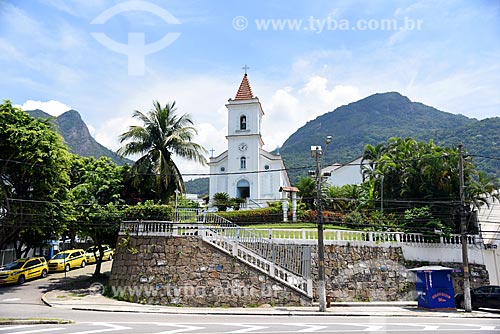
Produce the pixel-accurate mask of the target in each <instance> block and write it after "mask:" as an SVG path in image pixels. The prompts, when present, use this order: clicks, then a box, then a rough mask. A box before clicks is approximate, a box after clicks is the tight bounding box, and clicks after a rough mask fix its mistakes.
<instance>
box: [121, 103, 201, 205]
mask: <svg viewBox="0 0 500 334" xmlns="http://www.w3.org/2000/svg"><path fill="white" fill-rule="evenodd" d="M176 111H177V110H176V107H175V101H174V102H172V103H167V104H166V105H165V106H164V107H162V106H161V105H160V103H159V102H158V101H153V108H152V109H151V110H150V111H149V112H148V113H147V115H145V114H143V113H142V112H140V111H138V110H135V111H134V114H133V117H134V118H137V119H139V120H140V121H141V122H142V123H143V125H142V126H139V125H133V126H130V127H129V129H128V131H126V132H124V133H123V134H121V135H120V137H119V139H120V142H121V143H123V142H125V141H129V142H128V143H126V144H125V145H124V146H122V147H121V148H120V149H119V150H118V153H119V154H121V155H123V156H125V155H135V154H140V155H142V157H141V158H139V159H138V160H137V161H136V162H135V163H134V165H133V166H132V172H134V174H135V175H136V176H138V178H137V181H140V179H141V178H143V177H144V176H145V175H148V174H149V175H151V174H152V173H153V174H154V175H156V193H157V196H158V198H159V199H160V200H162V201H167V199H168V196H169V195H172V194H173V193H174V192H175V190H176V189H177V190H180V191H181V192H184V181H183V179H182V175H181V172H180V171H179V168H178V167H177V165H176V164H175V162H174V160H173V156H174V155H176V156H179V157H182V158H184V159H187V160H192V161H195V162H198V163H200V164H202V165H206V164H207V161H206V158H205V156H204V154H207V150H206V149H205V148H204V147H202V146H201V145H199V144H196V143H194V142H192V139H193V137H194V136H195V135H197V134H198V132H197V131H196V129H195V128H194V127H193V121H192V120H191V116H190V115H189V114H184V115H182V116H179V115H178V114H177V113H176Z"/></svg>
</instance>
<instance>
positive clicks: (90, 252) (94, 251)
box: [85, 245, 115, 264]
mask: <svg viewBox="0 0 500 334" xmlns="http://www.w3.org/2000/svg"><path fill="white" fill-rule="evenodd" d="M102 248H103V250H104V255H103V257H102V260H103V261H108V260H109V261H111V260H113V256H114V255H115V250H114V249H113V248H111V247H109V245H102ZM99 256H100V253H99V247H97V246H92V247H89V248H87V250H85V258H86V261H87V264H91V263H95V262H97V259H98V258H99Z"/></svg>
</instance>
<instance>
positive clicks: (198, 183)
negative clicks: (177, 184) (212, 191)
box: [184, 177, 210, 195]
mask: <svg viewBox="0 0 500 334" xmlns="http://www.w3.org/2000/svg"><path fill="white" fill-rule="evenodd" d="M209 184H210V183H209V178H208V177H202V178H198V179H193V180H189V181H186V182H184V186H185V187H186V193H188V194H198V195H208V187H209Z"/></svg>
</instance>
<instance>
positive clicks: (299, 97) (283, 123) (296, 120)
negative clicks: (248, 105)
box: [262, 76, 362, 150]
mask: <svg viewBox="0 0 500 334" xmlns="http://www.w3.org/2000/svg"><path fill="white" fill-rule="evenodd" d="M298 86H299V87H298V88H292V87H285V88H279V89H277V90H276V91H275V92H274V94H273V95H272V97H271V102H270V103H269V104H268V105H267V106H266V105H264V110H265V111H266V116H265V118H264V119H263V123H262V127H263V139H264V142H265V143H266V146H265V148H266V149H267V150H274V149H275V148H276V147H277V146H281V145H283V143H284V142H285V140H286V139H287V138H288V137H290V136H291V135H292V134H293V133H294V132H295V131H296V130H297V129H298V128H299V127H301V126H303V125H304V124H305V123H307V122H308V121H310V120H312V119H314V118H316V117H318V116H320V115H323V114H325V113H327V112H328V111H331V110H333V109H335V108H337V107H339V106H341V105H343V104H346V103H350V102H354V101H356V100H358V99H360V98H361V97H362V96H361V95H360V93H359V90H358V88H356V87H353V86H348V85H331V84H330V83H329V80H328V79H326V78H325V77H321V76H313V77H311V78H310V79H309V80H308V81H306V82H305V83H301V85H298ZM331 86H333V87H331ZM330 87H331V88H330Z"/></svg>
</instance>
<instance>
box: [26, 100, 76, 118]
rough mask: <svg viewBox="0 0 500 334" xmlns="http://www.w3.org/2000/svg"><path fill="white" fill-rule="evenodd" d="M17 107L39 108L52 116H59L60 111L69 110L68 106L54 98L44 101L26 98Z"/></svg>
mask: <svg viewBox="0 0 500 334" xmlns="http://www.w3.org/2000/svg"><path fill="white" fill-rule="evenodd" d="M18 107H20V108H21V109H22V110H35V109H40V110H43V111H45V112H46V113H47V114H50V115H52V116H59V115H61V114H62V113H64V112H66V111H68V110H71V107H70V106H68V105H66V104H64V103H62V102H59V101H55V100H50V101H45V102H44V101H33V100H28V101H26V102H24V103H23V104H22V105H19V106H18Z"/></svg>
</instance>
